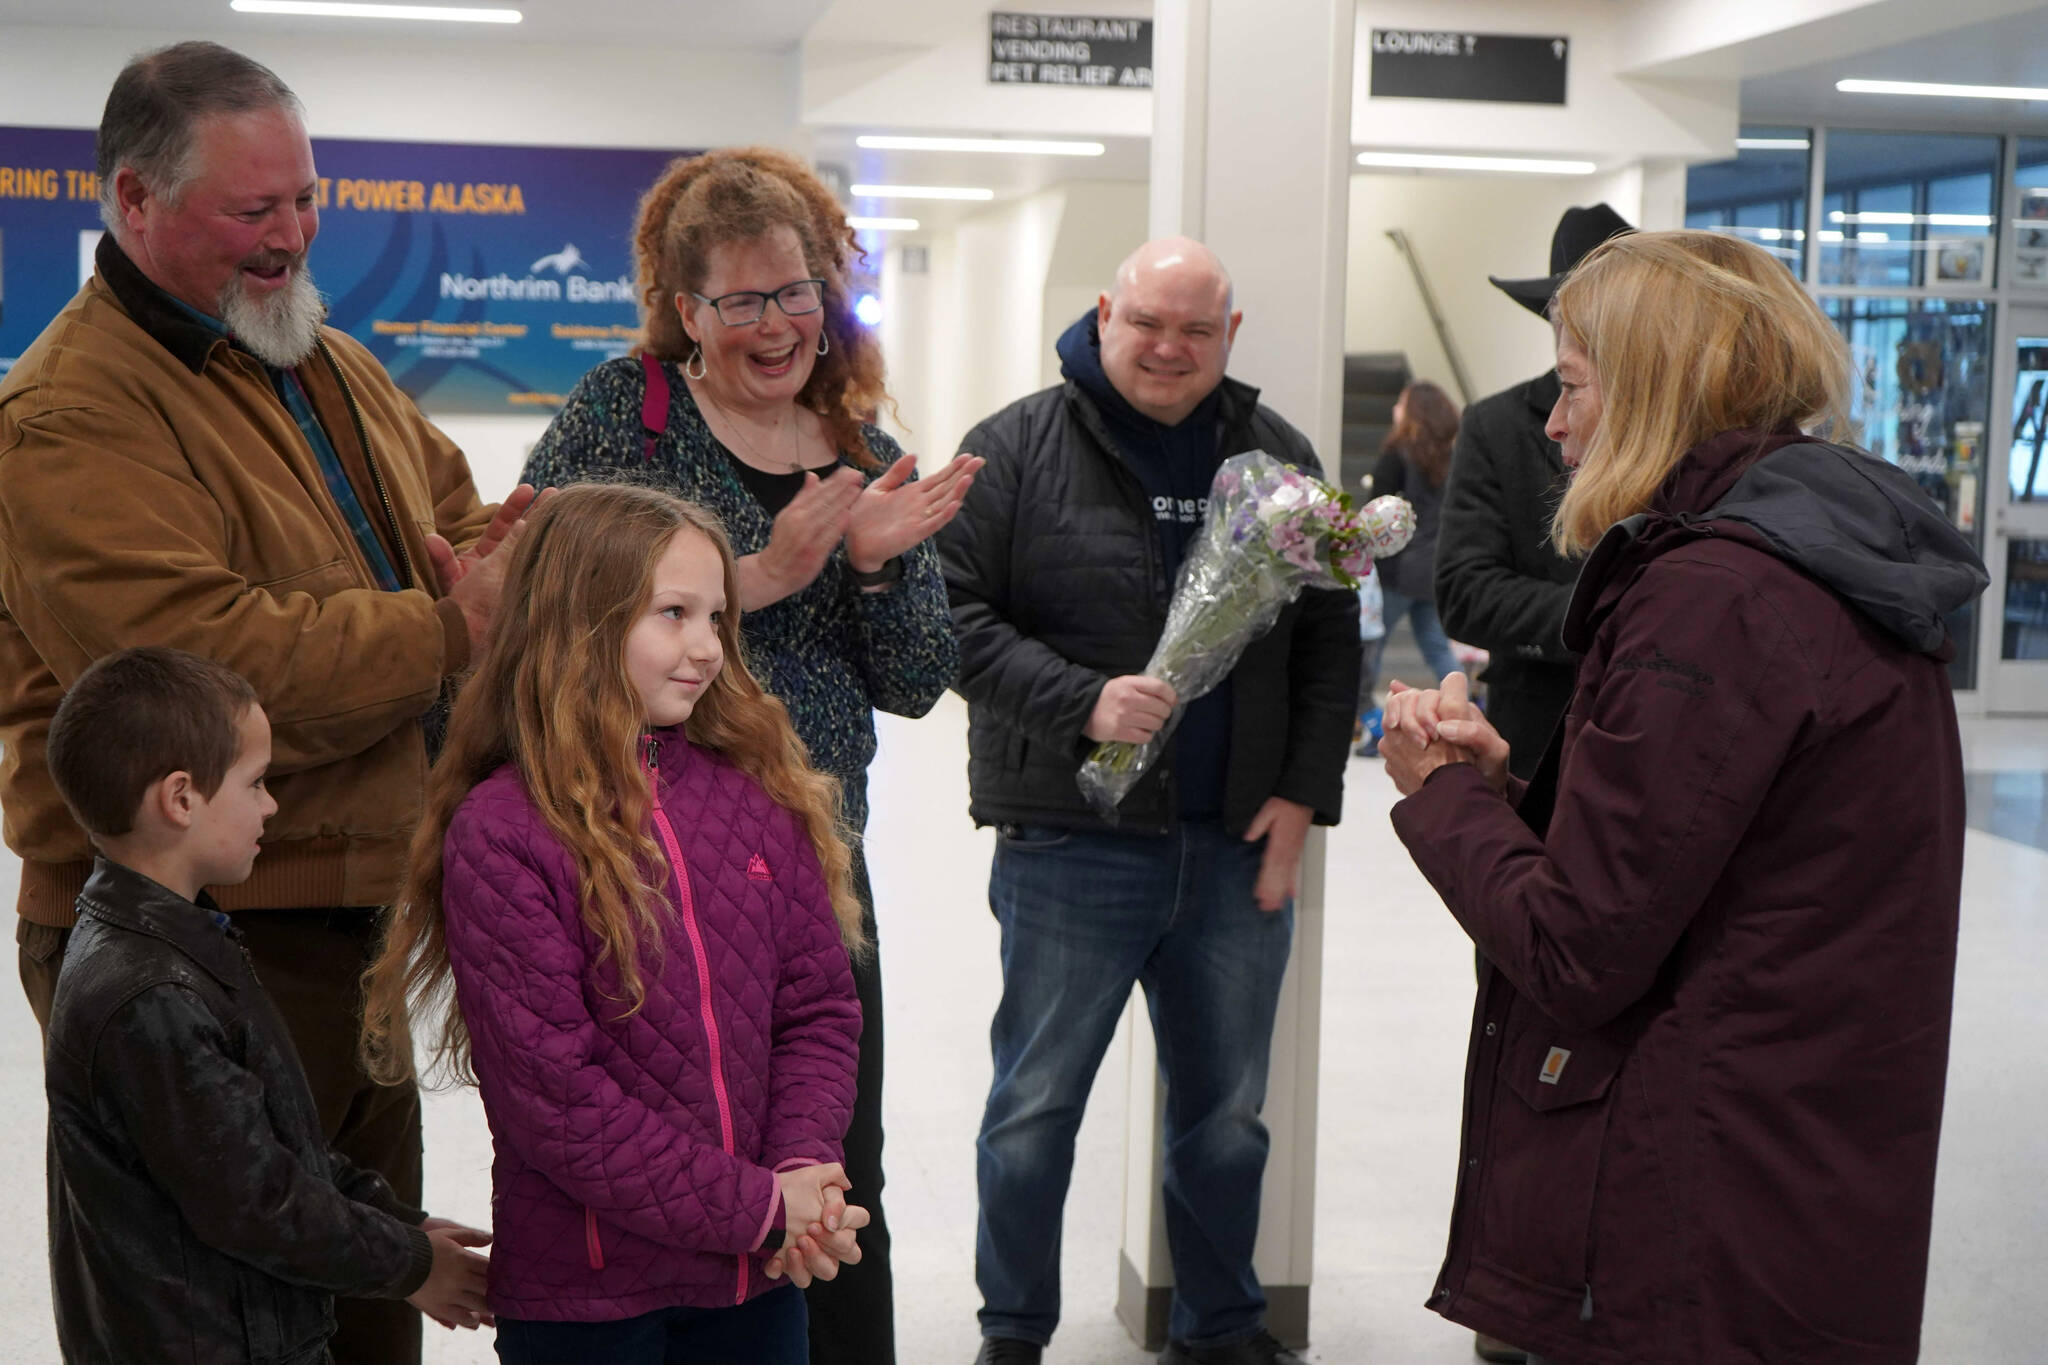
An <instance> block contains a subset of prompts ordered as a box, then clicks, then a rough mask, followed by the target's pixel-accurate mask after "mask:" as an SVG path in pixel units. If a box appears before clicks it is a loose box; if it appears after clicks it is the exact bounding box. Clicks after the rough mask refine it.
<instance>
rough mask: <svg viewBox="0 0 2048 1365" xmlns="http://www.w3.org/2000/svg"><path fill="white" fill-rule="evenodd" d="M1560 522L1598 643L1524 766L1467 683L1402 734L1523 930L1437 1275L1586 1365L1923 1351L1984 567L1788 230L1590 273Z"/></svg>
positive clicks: (1501, 992) (1478, 1069) (1498, 946)
mask: <svg viewBox="0 0 2048 1365" xmlns="http://www.w3.org/2000/svg"><path fill="white" fill-rule="evenodd" d="M1552 316H1553V318H1554V320H1555V322H1556V326H1557V338H1558V339H1557V354H1558V365H1557V369H1558V378H1559V380H1560V382H1561V387H1562V394H1561V396H1560V398H1559V400H1558V404H1557V407H1556V409H1555V411H1554V412H1553V413H1552V415H1551V418H1550V427H1549V433H1550V435H1551V437H1552V438H1553V439H1555V440H1557V441H1558V442H1560V443H1561V445H1562V446H1563V449H1564V457H1565V461H1566V463H1567V464H1569V465H1571V466H1572V467H1573V469H1574V471H1575V474H1574V480H1573V484H1572V487H1571V490H1570V492H1569V493H1568V494H1567V496H1566V497H1565V499H1564V502H1563V504H1562V506H1561V507H1560V508H1559V510H1558V516H1557V524H1556V537H1557V540H1558V543H1559V545H1560V547H1561V548H1563V549H1565V550H1566V551H1567V552H1571V553H1585V552H1587V551H1589V550H1590V551H1591V554H1590V558H1589V559H1588V561H1587V563H1586V566H1585V569H1584V571H1583V573H1582V575H1581V577H1580V580H1579V584H1578V588H1577V591H1576V594H1575V596H1574V599H1573V602H1572V606H1571V610H1570V612H1569V614H1568V616H1567V619H1566V625H1565V644H1566V645H1567V646H1568V647H1570V648H1571V649H1573V650H1574V651H1577V652H1578V653H1580V654H1581V655H1582V656H1583V663H1582V665H1581V667H1580V670H1579V675H1578V687H1577V692H1576V694H1575V696H1574V698H1573V700H1572V704H1571V707H1570V710H1569V711H1568V712H1567V714H1566V717H1565V721H1564V724H1563V726H1562V727H1561V728H1560V731H1559V734H1558V736H1557V737H1556V738H1555V739H1553V740H1552V743H1551V748H1550V751H1549V752H1548V753H1546V754H1545V755H1544V758H1543V761H1542V763H1541V764H1540V766H1539V767H1538V769H1537V772H1536V775H1535V777H1534V778H1533V780H1531V781H1530V782H1529V783H1527V784H1526V785H1525V784H1523V783H1520V782H1518V781H1516V780H1514V779H1512V778H1511V777H1510V776H1509V775H1508V771H1507V758H1508V753H1507V746H1506V744H1505V743H1504V742H1503V741H1502V740H1501V739H1500V737H1499V736H1498V735H1497V734H1495V733H1494V732H1493V730H1492V729H1491V728H1490V727H1489V726H1488V725H1487V724H1486V722H1485V720H1484V719H1483V718H1482V717H1481V716H1480V715H1479V714H1478V712H1477V711H1475V710H1474V709H1473V708H1472V707H1471V705H1470V703H1469V701H1468V700H1467V698H1466V694H1465V688H1464V681H1463V679H1462V677H1458V676H1453V677H1451V678H1448V679H1446V680H1445V683H1444V686H1443V688H1442V690H1441V691H1440V692H1439V691H1429V692H1407V693H1403V694H1402V695H1399V696H1397V697H1395V698H1394V700H1393V703H1392V704H1391V705H1390V707H1389V714H1388V725H1387V734H1386V738H1385V739H1384V740H1382V742H1381V749H1382V752H1383V753H1385V755H1386V757H1387V767H1388V771H1389V773H1390V774H1391V775H1392V776H1393V778H1394V780H1395V783H1396V785H1397V786H1398V787H1399V788H1400V790H1401V791H1402V793H1403V794H1404V796H1405V797H1406V799H1405V800H1403V801H1402V802H1401V803H1400V804H1399V805H1398V806H1396V807H1395V809H1394V825H1395V828H1396V830H1397V831H1398V832H1399V834H1400V836H1401V838H1402V841H1403V842H1404V843H1406V845H1407V846H1408V848H1409V850H1410V852H1411V853H1412V854H1413V855H1414V857H1415V860H1416V862H1417V864H1418V865H1419V866H1420V867H1421V869H1422V871H1423V872H1424V874H1425V875H1427V876H1428V878H1429V879H1430V881H1431V883H1432V884H1433V885H1435V887H1436V888H1437V890H1438V891H1439V892H1440V893H1441V894H1442V895H1443V898H1444V901H1445V904H1446V905H1447V906H1448V907H1449V908H1450V910H1451V913H1452V914H1453V915H1455V916H1456V917H1457V919H1458V922H1459V923H1460V924H1461V925H1462V926H1463V927H1464V928H1465V929H1466V930H1467V932H1469V933H1470V934H1471V935H1472V938H1473V940H1474V942H1475V943H1477V944H1478V946H1479V948H1480V950H1481V952H1482V953H1483V954H1484V955H1485V957H1486V958H1487V959H1488V961H1489V964H1490V965H1489V966H1488V967H1487V969H1486V970H1485V972H1484V973H1483V974H1482V979H1481V983H1480V987H1479V998H1478V1002H1477V1009H1476V1011H1475V1013H1474V1016H1473V1027H1472V1041H1471V1054H1470V1059H1469V1062H1468V1066H1467V1072H1466V1075H1467V1081H1466V1105H1465V1118H1464V1131H1463V1144H1462V1150H1461V1153H1460V1168H1459V1173H1458V1174H1459V1181H1458V1193H1457V1201H1456V1207H1455V1210H1454V1212H1453V1214H1452V1220H1451V1233H1450V1246H1449V1251H1448V1254H1447V1257H1446V1260H1445V1263H1444V1267H1443V1272H1442V1274H1441V1277H1440V1278H1439V1280H1438V1282H1437V1284H1436V1286H1435V1290H1434V1292H1433V1294H1432V1296H1431V1298H1430V1301H1429V1306H1430V1307H1431V1308H1433V1309H1435V1310H1436V1311H1438V1312H1440V1313H1442V1314H1443V1315H1444V1316H1446V1317H1448V1318H1451V1319H1452V1320H1454V1321H1456V1322H1459V1323H1462V1324H1464V1325H1466V1326H1469V1327H1473V1328H1475V1329H1478V1330H1480V1331H1483V1332H1486V1333H1488V1334H1491V1335H1494V1336H1499V1337H1503V1338H1506V1339H1508V1340H1511V1341H1515V1342H1520V1343H1524V1344H1525V1345H1527V1346H1528V1347H1529V1348H1530V1349H1531V1350H1532V1351H1533V1352H1536V1353H1538V1354H1540V1356H1541V1357H1542V1358H1543V1359H1544V1360H1545V1361H1547V1362H1549V1363H1550V1365H1640V1362H1646V1361H1656V1362H1659V1365H1693V1363H1695V1362H1697V1363H1699V1365H1705V1363H1706V1362H1713V1363H1714V1365H1723V1363H1724V1362H1755V1363H1757V1365H1763V1363H1764V1362H1769V1363H1770V1365H1779V1363H1780V1362H1789V1361H1798V1362H1801V1365H1903V1363H1904V1362H1908V1361H1912V1360H1914V1359H1915V1358H1916V1357H1917V1355H1918V1351H1919V1337H1920V1317H1921V1305H1922V1299H1923V1296H1924V1291H1925V1285H1926V1271H1927V1241H1928V1225H1929V1220H1930V1216H1931V1210H1932V1204H1933V1195H1934V1167H1935V1147H1936V1139H1937V1136H1938V1134H1939V1131H1940V1126H1941V1105H1942V1085H1943V1079H1944V1075H1945V1073H1946V1068H1947V1058H1948V1034H1949V1005H1950V997H1951V993H1952V988H1953V981H1954V974H1955V941H1956V920H1957V910H1958V904H1959V900H1960V895H1961V882H1962V854H1963V828H1964V816H1963V771H1962V760H1961V752H1960V745H1959V741H1958V736H1957V730H1956V721H1955V710H1954V706H1953V703H1952V700H1951V697H1950V693H1949V681H1948V673H1947V669H1946V667H1945V665H1946V661H1947V660H1948V659H1949V658H1950V657H1951V655H1952V654H1953V652H1954V645H1953V642H1952V641H1951V639H1950V637H1949V633H1948V630H1947V628H1946V625H1945V621H1946V620H1947V618H1948V617H1949V616H1950V615H1951V613H1953V612H1954V611H1955V610H1956V609H1957V608H1959V607H1961V606H1962V605H1964V604H1965V603H1967V602H1968V601H1970V600H1971V599H1972V598H1974V597H1975V596H1976V595H1977V594H1978V593H1979V592H1981V591H1982V590H1983V587H1984V585H1985V581H1986V578H1985V574H1984V569H1983V565H1982V564H1981V563H1980V562H1979V561H1978V559H1977V556H1976V555H1975V554H1974V553H1973V551H1972V550H1971V548H1970V546H1969V544H1968V542H1967V541H1966V540H1965V539H1964V538H1963V537H1962V536H1961V535H1960V534H1958V533H1957V532H1956V530H1955V529H1954V528H1953V527H1952V526H1950V525H1949V524H1948V522H1947V521H1946V520H1945V519H1944V517H1943V516H1942V514H1941V512H1940V511H1939V509H1937V508H1936V507H1934V506H1933V504H1931V503H1930V502H1929V501H1928V500H1927V498H1926V497H1925V495H1924V494H1922V493H1921V492H1920V491H1919V489H1918V488H1917V487H1916V486H1915V485H1914V484H1913V482H1912V481H1911V480H1910V479H1908V478H1907V477H1905V476H1904V475H1903V474H1901V473H1900V472H1899V471H1898V470H1897V469H1895V468H1893V467H1892V466H1890V465H1888V464H1885V463H1884V462H1883V461H1881V460H1878V459H1876V458H1874V457H1872V456H1870V455H1868V454H1866V453H1864V452H1863V451H1860V450H1857V449H1854V448H1852V447H1849V446H1845V445H1839V444H1830V443H1827V442H1824V441H1822V440H1819V439H1817V438H1815V437H1811V436H1807V435H1802V434H1801V433H1802V432H1803V431H1814V430H1817V429H1820V428H1821V427H1822V426H1823V424H1829V423H1833V424H1834V427H1835V429H1836V430H1840V429H1841V426H1840V421H1839V419H1840V416H1841V412H1842V395H1843V392H1844V389H1845V385H1846V381H1847V375H1848V365H1847V357H1846V352H1845V350H1844V348H1843V345H1842V342H1841V339H1840V338H1839V336H1838V335H1837V333H1836V332H1835V330H1834V329H1833V328H1832V327H1831V326H1830V325H1829V323H1828V321H1827V319H1826V318H1825V317H1824V316H1822V314H1821V312H1820V310H1819V309H1818V308H1817V307H1815V305H1814V304H1813V302H1812V300H1810V299H1809V298H1808V297H1807V296H1806V294H1805V293H1804V292H1802V291H1801V290H1800V288H1799V286H1798V284H1797V283H1796V282H1795V281H1794V280H1793V278H1792V276H1791V275H1790V274H1788V273H1787V272H1786V271H1785V269H1784V267H1783V266H1781V265H1779V264H1778V263H1777V262H1776V261H1774V260H1773V259H1772V258H1771V257H1770V256H1768V255H1767V254H1765V253H1764V252H1763V251H1761V250H1759V249H1758V248H1756V247H1753V246H1749V245H1746V244H1744V243H1742V242H1739V241H1736V240H1734V239H1733V238H1729V237H1723V236H1719V235H1716V234H1711V233H1703V232H1659V233H1640V234H1636V235H1633V236H1627V237H1621V238H1617V239H1615V240H1613V241H1610V242H1608V243H1606V244H1605V245H1603V246H1602V247H1600V248H1599V249H1598V250H1596V251H1595V252H1593V253H1592V254H1591V255H1589V256H1588V257H1587V258H1586V260H1585V262H1584V263H1583V264H1582V265H1580V266H1579V268H1578V269H1577V270H1576V271H1575V272H1574V273H1573V275H1572V277H1571V279H1570V280H1568V281H1567V282H1566V283H1565V285H1564V286H1563V287H1562V289H1561V290H1560V291H1559V293H1558V296H1557V300H1556V303H1555V304H1554V305H1553V309H1552Z"/></svg>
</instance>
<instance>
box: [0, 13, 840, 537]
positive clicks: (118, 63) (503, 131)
mask: <svg viewBox="0 0 2048 1365" xmlns="http://www.w3.org/2000/svg"><path fill="white" fill-rule="evenodd" d="M199 36H209V37H214V38H216V39H218V40H219V41H221V42H226V43H230V44H232V45H233V46H234V47H235V49H236V50H237V51H240V52H245V53H247V54H248V55H249V56H251V57H254V58H255V59H256V60H258V61H260V62H262V63H264V64H265V65H267V66H269V67H270V68H271V69H272V70H274V71H276V72H277V74H278V75H279V76H281V77H283V78H284V81H285V83H286V84H287V85H290V86H291V87H292V89H293V90H294V91H295V92H296V93H297V94H298V96H299V98H300V99H301V100H302V101H303V102H304V103H305V106H306V121H307V126H308V128H309V130H310V131H311V132H312V133H313V135H314V136H316V137H340V138H370V139H390V140H394V141H414V142H478V143H497V144H539V145H556V146H590V147H690V146H718V145H730V144H734V143H745V142H768V143H775V144H778V145H782V146H788V147H796V148H799V149H801V147H802V145H803V135H802V132H801V130H800V129H799V127H798V123H797V63H796V58H795V56H794V54H789V53H764V52H713V51H707V50H704V49H691V50H687V51H686V50H683V49H679V48H668V47H660V46H646V47H588V48H565V47H560V46H552V45H542V44H536V43H506V44H502V45H499V46H497V47H495V48H492V49H490V50H489V55H488V57H487V58H483V57H479V56H478V49H477V48H475V47H474V46H470V45H459V44H456V43H453V42H451V41H450V40H447V39H434V38H431V37H423V38H420V39H418V40H413V41H408V42H406V43H404V44H396V43H388V42H365V41H363V40H361V39H336V38H321V39H319V40H317V41H315V40H311V39H306V38H278V37H274V36H273V37H268V38H266V37H264V36H263V35H261V34H255V33H249V32H242V31H227V30H222V31H220V32H218V33H214V34H210V35H200V34H193V33H188V32H178V33H172V32H161V31H151V30H140V29H59V28H38V27H22V26H14V27H6V26H0V124H18V125H27V126H34V127H57V128H92V127H96V126H98V124H99V120H100V111H101V108H102V107H103V106H104V104H105V102H106V97H107V89H108V87H109V86H111V85H112V84H113V81H114V77H115V76H116V75H117V74H118V73H119V72H120V70H121V68H122V66H124V65H125V64H126V63H127V61H128V59H129V58H130V57H132V56H133V55H135V54H136V53H138V52H144V51H147V50H149V49H151V48H155V47H162V46H164V45H165V44H168V43H173V42H178V41H180V40H182V39H186V38H192V37H199ZM617 226H618V227H619V229H620V230H624V226H625V225H623V224H620V225H617ZM329 230H330V231H332V230H334V229H333V227H332V226H331V225H330V227H329ZM319 251H320V248H319V246H318V245H317V244H316V245H315V246H314V248H313V253H314V263H315V266H316V268H317V265H318V259H319ZM428 415H429V416H433V417H435V420H436V421H437V422H438V423H439V424H440V426H441V427H442V428H443V429H444V430H445V431H447V432H448V433H449V435H450V436H451V437H453V438H454V439H455V440H456V441H457V443H458V444H460V445H461V446H462V447H463V450H464V452H465V453H466V454H468V456H469V460H470V466H471V469H472V471H473V473H474V474H475V477H476V484H477V488H478V490H479V491H480V492H481V493H482V494H483V495H484V497H485V498H487V499H495V498H497V497H500V496H502V495H503V493H504V492H505V491H506V490H507V489H509V488H511V487H512V485H513V483H514V482H515V481H516V480H517V478H518V473H519V466H520V464H521V463H522V462H523V460H524V458H525V455H526V451H527V450H528V449H529V448H530V447H531V446H532V444H533V442H534V441H535V440H537V439H539V436H540V434H541V432H542V431H543V430H545V429H546V427H547V419H546V418H545V417H523V416H503V417H499V416H451V415H441V414H434V413H432V412H431V411H430V412H429V414H428Z"/></svg>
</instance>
